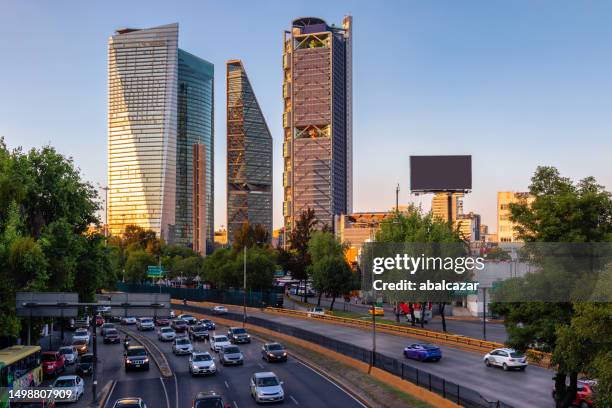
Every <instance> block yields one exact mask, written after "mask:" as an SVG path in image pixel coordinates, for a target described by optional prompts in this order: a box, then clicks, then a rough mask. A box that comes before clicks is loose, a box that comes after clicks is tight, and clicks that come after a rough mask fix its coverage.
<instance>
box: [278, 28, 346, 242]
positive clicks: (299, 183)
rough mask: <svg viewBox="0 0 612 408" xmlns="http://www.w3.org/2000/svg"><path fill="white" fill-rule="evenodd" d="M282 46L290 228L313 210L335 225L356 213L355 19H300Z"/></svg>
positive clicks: (286, 203) (287, 219) (286, 202)
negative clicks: (340, 217) (336, 23)
mask: <svg viewBox="0 0 612 408" xmlns="http://www.w3.org/2000/svg"><path fill="white" fill-rule="evenodd" d="M283 46H284V49H283V70H284V83H283V99H284V113H283V127H284V139H283V142H284V143H283V157H284V161H285V164H284V171H283V186H284V205H283V215H284V219H285V230H286V232H287V233H289V232H290V231H291V229H292V228H293V226H294V223H295V221H296V218H297V217H299V215H300V213H301V212H302V211H304V210H306V209H308V208H312V209H314V211H315V216H316V218H317V220H318V221H319V222H320V225H322V224H327V225H329V226H330V227H331V226H332V225H333V220H334V215H336V214H348V213H351V212H352V194H353V186H352V178H353V174H352V173H353V165H352V145H353V140H352V17H350V16H346V17H344V19H343V21H342V28H340V27H336V26H333V25H332V26H329V25H327V23H326V22H325V21H323V20H322V19H320V18H316V17H304V18H298V19H296V20H294V21H293V23H292V27H291V30H289V31H285V34H284V42H283Z"/></svg>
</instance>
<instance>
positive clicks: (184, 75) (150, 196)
mask: <svg viewBox="0 0 612 408" xmlns="http://www.w3.org/2000/svg"><path fill="white" fill-rule="evenodd" d="M108 58H109V64H108V93H109V96H108V99H109V101H108V183H109V192H108V218H109V229H110V232H111V234H115V235H117V234H120V233H121V232H122V231H123V230H124V228H125V227H126V226H127V225H131V224H133V225H138V226H141V227H143V228H147V229H152V230H153V231H155V232H156V233H157V234H158V236H160V237H161V238H162V239H164V240H165V241H166V242H169V243H174V242H176V243H181V244H185V245H192V240H193V215H194V214H195V215H197V214H199V212H198V211H194V209H193V202H194V201H193V191H194V186H193V182H194V176H193V174H192V173H193V168H192V166H193V163H194V160H193V152H194V147H193V146H194V145H199V144H202V145H204V146H206V148H205V154H206V155H210V157H207V158H205V159H204V160H205V161H204V163H206V166H207V167H206V169H207V170H206V174H205V181H206V200H199V201H198V202H205V203H206V207H207V212H206V220H205V221H203V222H205V223H207V224H209V225H210V227H209V226H208V225H207V231H210V232H209V234H208V235H207V240H210V247H211V248H212V239H213V233H212V231H213V229H212V219H213V215H212V206H213V195H212V179H213V177H212V153H213V148H212V146H213V144H212V134H213V115H212V112H213V103H212V101H213V90H212V77H213V71H212V65H211V64H209V63H207V62H206V61H204V60H201V59H199V58H196V57H194V56H192V55H190V54H188V53H186V52H183V51H182V50H179V49H178V24H168V25H164V26H160V27H154V28H149V29H131V28H127V29H121V30H117V32H116V33H115V35H113V36H112V37H110V39H109V42H108ZM199 225H201V222H200V223H199Z"/></svg>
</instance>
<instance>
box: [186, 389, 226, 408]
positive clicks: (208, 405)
mask: <svg viewBox="0 0 612 408" xmlns="http://www.w3.org/2000/svg"><path fill="white" fill-rule="evenodd" d="M192 407H193V408H231V405H230V404H228V403H227V402H225V401H224V400H223V397H222V396H220V395H219V394H217V393H216V392H214V391H209V392H205V391H201V392H198V393H197V394H196V396H195V398H194V399H193V404H192Z"/></svg>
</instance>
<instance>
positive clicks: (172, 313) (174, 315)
mask: <svg viewBox="0 0 612 408" xmlns="http://www.w3.org/2000/svg"><path fill="white" fill-rule="evenodd" d="M175 317H176V313H174V310H170V318H171V319H174V318H175Z"/></svg>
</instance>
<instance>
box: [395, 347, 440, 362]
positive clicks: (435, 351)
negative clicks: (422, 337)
mask: <svg viewBox="0 0 612 408" xmlns="http://www.w3.org/2000/svg"><path fill="white" fill-rule="evenodd" d="M404 356H405V357H406V358H411V359H413V360H419V361H428V360H429V361H439V360H440V359H441V358H442V351H441V350H440V347H438V346H434V345H433V344H427V343H414V344H411V345H409V346H408V347H406V348H405V349H404Z"/></svg>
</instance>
